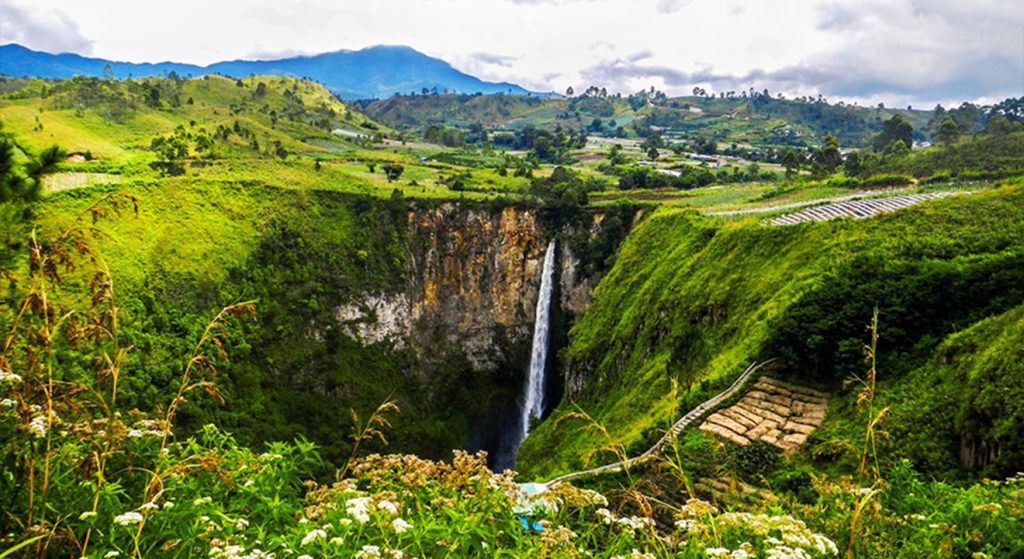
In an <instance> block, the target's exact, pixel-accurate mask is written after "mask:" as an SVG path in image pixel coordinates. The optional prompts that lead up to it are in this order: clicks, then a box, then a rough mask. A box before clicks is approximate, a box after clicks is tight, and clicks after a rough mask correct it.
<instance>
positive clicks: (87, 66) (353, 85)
mask: <svg viewBox="0 0 1024 559" xmlns="http://www.w3.org/2000/svg"><path fill="white" fill-rule="evenodd" d="M108 64H109V65H110V68H111V69H112V70H113V72H114V76H115V77H116V78H120V79H123V78H127V77H137V78H138V77H147V76H159V75H165V74H168V73H170V72H172V71H173V72H175V73H177V74H179V75H182V76H188V75H193V76H198V75H202V74H209V73H218V74H224V75H227V76H231V77H245V76H249V75H253V74H259V75H275V76H292V77H304V78H309V79H313V80H315V81H318V82H320V83H322V84H324V85H325V86H326V87H327V88H328V89H330V90H331V92H333V93H334V94H335V95H338V96H339V97H341V98H343V99H371V98H386V97H390V96H392V95H394V94H396V93H410V92H416V93H420V92H422V91H423V89H424V88H426V89H428V90H433V89H434V88H436V89H437V90H439V91H444V90H449V91H455V92H459V93H477V92H479V93H513V94H518V95H525V94H528V93H529V92H528V91H527V90H526V89H524V88H522V87H520V86H518V85H515V84H512V83H494V82H487V81H483V80H481V79H479V78H476V77H474V76H471V75H469V74H466V73H464V72H460V71H459V70H456V69H455V68H453V67H452V66H451V65H450V64H448V63H447V62H445V61H444V60H441V59H439V58H433V57H430V56H427V55H425V54H423V53H421V52H419V51H417V50H415V49H412V48H410V47H406V46H374V47H368V48H365V49H361V50H357V51H348V50H341V51H336V52H329V53H324V54H317V55H312V56H295V57H289V58H282V59H278V60H232V61H225V62H217V63H214V64H211V65H209V66H197V65H194V64H181V63H177V62H159V63H148V62H147V63H133V62H118V61H113V60H106V59H103V58H89V57H84V56H81V55H78V54H73V53H61V54H51V53H47V52H40V51H35V50H32V49H28V48H25V47H23V46H21V45H18V44H15V43H11V44H7V45H2V46H0V74H6V75H10V76H34V77H40V78H71V77H74V76H93V77H101V76H103V71H104V68H105V67H106V66H107V65H108Z"/></svg>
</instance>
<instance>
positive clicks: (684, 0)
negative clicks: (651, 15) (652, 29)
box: [657, 0, 693, 14]
mask: <svg viewBox="0 0 1024 559" xmlns="http://www.w3.org/2000/svg"><path fill="white" fill-rule="evenodd" d="M692 3H693V0H658V4H657V7H658V11H659V12H661V13H663V14H671V13H674V12H678V11H679V10H681V9H683V8H685V7H686V6H688V5H690V4H692Z"/></svg>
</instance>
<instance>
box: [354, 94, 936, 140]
mask: <svg viewBox="0 0 1024 559" xmlns="http://www.w3.org/2000/svg"><path fill="white" fill-rule="evenodd" d="M366 112H367V114H368V115H370V116H372V117H373V118H375V119H377V120H379V121H381V122H384V123H387V124H388V125H389V126H392V127H394V128H397V129H402V130H423V129H425V128H426V127H427V126H430V125H434V126H448V127H454V128H458V129H463V130H466V129H468V128H469V127H470V126H471V125H481V126H483V127H484V128H485V129H487V130H490V131H501V130H515V129H521V128H523V127H525V126H534V127H537V128H546V129H553V128H555V127H556V126H557V127H560V128H565V129H573V130H575V129H585V130H587V131H588V132H589V133H592V134H596V135H602V136H608V137H628V138H635V137H638V136H640V137H643V136H646V135H648V134H649V133H650V131H651V129H652V128H653V129H656V130H658V131H660V133H661V134H663V135H665V136H667V137H671V138H674V139H677V140H682V141H693V140H695V139H697V138H698V137H703V138H706V139H711V140H714V141H716V142H718V143H721V144H724V145H730V144H733V143H742V144H748V145H752V146H757V147H762V148H764V147H769V146H797V147H800V146H814V145H819V144H821V143H822V141H823V140H824V137H825V134H833V135H834V136H836V137H837V138H838V139H839V141H840V143H841V144H842V145H843V146H846V147H863V146H865V145H867V144H868V142H869V140H870V137H871V135H873V134H875V133H877V132H878V131H880V130H881V128H882V122H883V121H884V120H886V119H888V118H891V117H892V116H893V115H895V114H900V115H902V116H904V117H906V118H907V119H908V120H909V121H910V122H911V123H912V125H913V126H914V128H915V129H916V130H918V131H919V133H920V137H921V138H926V137H927V136H928V133H929V130H928V129H927V124H928V121H929V119H930V118H931V116H932V115H931V111H922V110H893V109H884V108H877V107H872V108H868V107H859V106H852V105H846V104H844V103H838V104H830V103H828V102H827V101H826V100H819V99H782V98H773V97H768V96H765V95H764V94H763V93H762V92H751V93H750V94H749V95H748V94H747V92H742V96H738V95H735V94H733V93H730V95H729V96H728V97H724V96H723V97H721V98H719V97H713V96H712V97H705V96H700V97H697V96H694V97H676V98H668V97H666V96H665V95H664V94H663V93H660V92H655V93H653V94H652V93H648V92H639V93H637V94H634V95H631V96H628V97H623V96H620V95H607V94H601V93H600V92H588V93H587V94H585V95H581V96H578V97H573V98H563V97H548V98H540V97H523V96H518V95H501V94H498V95H456V94H441V95H437V94H434V95H396V96H394V97H391V98H389V99H383V100H379V101H375V102H372V103H369V104H367V105H366Z"/></svg>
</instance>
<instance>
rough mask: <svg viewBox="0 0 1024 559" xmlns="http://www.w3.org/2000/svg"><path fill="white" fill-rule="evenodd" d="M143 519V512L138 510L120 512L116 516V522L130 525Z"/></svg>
mask: <svg viewBox="0 0 1024 559" xmlns="http://www.w3.org/2000/svg"><path fill="white" fill-rule="evenodd" d="M142 520H143V516H142V513H139V512H136V511H128V512H126V513H124V514H119V515H117V516H115V517H114V524H120V525H121V526H128V525H129V524H139V523H141V522H142Z"/></svg>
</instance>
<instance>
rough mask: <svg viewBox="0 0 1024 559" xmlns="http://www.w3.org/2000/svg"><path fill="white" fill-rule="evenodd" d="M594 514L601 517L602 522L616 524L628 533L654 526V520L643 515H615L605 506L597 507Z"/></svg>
mask: <svg viewBox="0 0 1024 559" xmlns="http://www.w3.org/2000/svg"><path fill="white" fill-rule="evenodd" d="M594 514H596V515H597V516H598V518H600V519H601V522H602V523H604V524H607V525H609V526H611V525H615V526H618V527H619V528H621V529H622V530H624V531H628V532H629V533H630V534H636V531H637V530H644V529H649V528H654V521H653V520H651V519H650V518H646V517H643V516H621V517H620V516H615V513H613V512H611V511H610V510H608V509H606V508H600V509H597V510H596V511H594Z"/></svg>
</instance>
